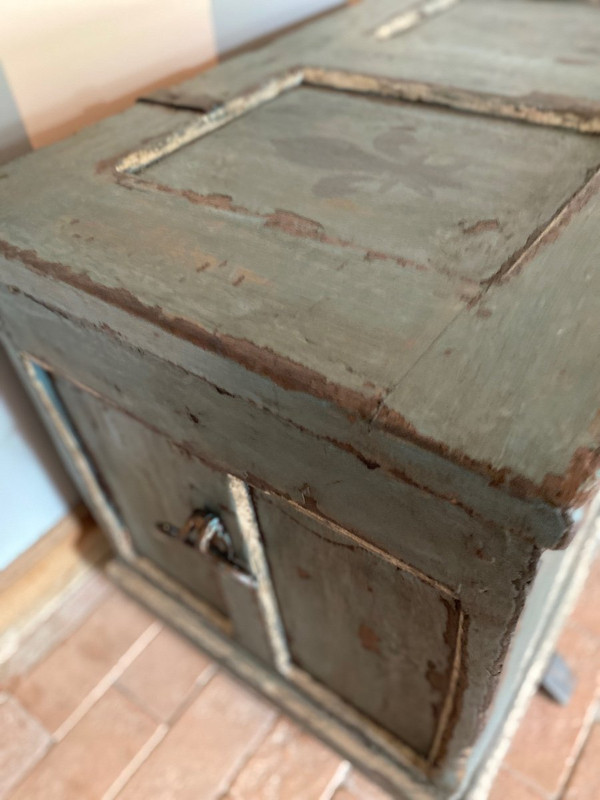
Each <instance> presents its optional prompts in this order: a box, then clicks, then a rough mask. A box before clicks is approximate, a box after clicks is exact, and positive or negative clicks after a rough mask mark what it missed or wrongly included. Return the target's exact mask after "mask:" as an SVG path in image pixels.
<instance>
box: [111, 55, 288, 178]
mask: <svg viewBox="0 0 600 800" xmlns="http://www.w3.org/2000/svg"><path fill="white" fill-rule="evenodd" d="M302 79H303V73H302V69H300V68H295V69H290V70H286V71H285V72H282V73H278V74H277V75H274V76H272V77H270V78H269V79H267V80H266V81H264V82H263V83H261V84H260V85H259V86H256V87H252V88H250V89H248V90H246V91H245V92H241V93H240V94H238V95H236V96H235V97H233V98H232V99H231V100H227V101H226V102H225V103H223V104H222V105H218V106H217V107H216V108H214V109H212V110H211V111H208V112H207V113H205V114H200V115H199V116H198V118H197V119H194V120H192V121H191V122H187V123H186V124H185V125H180V126H179V127H178V128H175V129H174V130H173V131H171V132H170V133H168V134H166V135H165V136H161V137H158V138H156V139H154V140H151V142H150V143H149V144H147V145H146V146H145V147H142V148H139V149H136V150H132V151H131V152H130V153H128V154H127V155H124V156H122V157H121V158H119V159H118V160H117V162H116V163H115V164H114V165H113V168H114V170H115V171H116V172H117V173H124V172H129V173H135V172H139V171H140V170H142V169H145V168H146V167H148V166H150V164H153V163H154V162H155V161H158V160H159V159H161V158H164V157H165V156H167V155H169V154H171V153H174V152H175V151H176V150H179V149H180V148H181V147H185V145H187V144H190V143H191V142H194V141H195V140H196V139H199V138H200V137H202V136H206V135H207V134H208V133H212V131H215V130H218V128H222V127H223V125H227V124H228V123H230V122H233V120H235V119H237V118H238V117H241V116H242V115H243V114H246V113H247V112H248V111H252V109H254V108H257V107H258V106H261V105H263V104H264V103H268V102H269V101H270V100H274V99H275V98H276V97H279V96H280V95H281V94H283V93H284V92H287V91H289V90H290V89H295V88H296V87H297V86H299V85H300V84H301V83H302Z"/></svg>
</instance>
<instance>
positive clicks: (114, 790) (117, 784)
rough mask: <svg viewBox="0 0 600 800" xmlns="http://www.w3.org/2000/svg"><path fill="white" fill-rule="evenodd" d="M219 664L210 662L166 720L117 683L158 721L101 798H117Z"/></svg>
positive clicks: (207, 681) (137, 704)
mask: <svg viewBox="0 0 600 800" xmlns="http://www.w3.org/2000/svg"><path fill="white" fill-rule="evenodd" d="M218 669H219V667H218V665H217V664H214V663H213V664H208V665H207V666H206V667H205V669H203V670H202V672H201V673H200V675H198V677H197V678H196V680H195V681H194V684H193V686H192V688H191V689H190V691H189V693H188V696H187V697H186V698H185V699H184V700H183V701H182V702H181V703H180V705H179V706H178V707H177V709H176V710H175V711H174V712H173V714H171V716H170V717H169V718H168V720H167V721H166V722H161V721H160V720H159V719H157V718H156V717H155V716H154V715H153V714H151V712H150V711H149V710H148V709H146V708H145V707H144V706H142V704H141V703H140V701H139V699H138V698H136V697H135V695H133V694H132V693H131V692H129V690H128V689H127V688H126V687H124V686H122V685H121V684H119V683H115V684H114V685H115V689H117V691H119V692H120V693H121V694H122V695H123V696H124V697H126V698H127V699H128V700H130V701H131V702H132V703H133V704H134V705H135V706H137V708H139V709H140V710H141V711H143V713H145V714H147V715H148V716H150V717H151V718H152V719H154V720H155V721H156V722H157V728H156V730H155V731H154V733H153V734H152V736H150V738H149V739H148V741H147V742H146V743H145V744H144V745H143V746H142V747H141V748H140V749H139V750H138V752H137V753H136V754H135V756H134V757H133V758H132V759H131V761H130V762H129V763H128V764H127V765H126V766H125V767H124V769H123V770H122V772H121V773H120V774H119V775H118V776H117V778H116V779H115V780H114V781H113V783H112V784H111V785H110V786H109V788H108V789H107V790H106V792H105V793H104V794H103V795H102V798H101V800H115V799H116V797H117V796H118V795H119V793H120V792H121V791H122V790H123V789H124V788H125V787H126V785H127V784H128V783H129V781H130V780H131V779H132V778H133V776H134V775H135V774H136V772H137V771H138V770H139V769H140V767H142V766H143V764H144V763H145V762H146V761H147V760H148V758H149V757H150V756H151V755H152V753H153V752H154V751H155V750H156V748H157V747H158V745H159V744H160V743H161V742H162V740H163V739H164V738H165V736H166V735H167V734H168V733H169V731H170V730H171V728H172V727H173V725H175V723H176V722H177V721H178V720H179V719H180V718H181V716H182V715H183V714H184V713H185V711H186V710H187V709H188V708H189V707H190V706H191V705H192V703H193V702H194V701H195V700H196V698H197V697H198V696H199V695H200V694H201V692H202V690H203V689H205V688H206V686H207V685H208V683H210V681H211V680H212V679H213V678H214V676H215V674H216V673H217V672H218Z"/></svg>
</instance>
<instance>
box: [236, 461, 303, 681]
mask: <svg viewBox="0 0 600 800" xmlns="http://www.w3.org/2000/svg"><path fill="white" fill-rule="evenodd" d="M227 483H228V486H229V492H230V494H231V496H232V498H233V503H234V508H235V514H236V517H237V520H238V524H239V527H240V532H241V534H242V538H243V540H244V543H245V545H246V552H247V556H248V564H249V567H250V571H251V573H252V575H253V576H254V578H255V579H256V584H257V587H256V591H257V598H258V603H259V605H260V609H261V612H262V617H263V624H264V626H265V631H266V633H267V638H268V641H269V644H270V647H271V652H272V654H273V658H274V661H275V666H276V668H277V669H278V671H279V672H280V673H281V674H282V675H286V674H287V673H288V672H289V668H290V653H289V650H288V646H287V640H286V636H285V632H284V629H283V624H282V622H281V615H280V613H279V609H278V605H277V598H276V596H275V591H274V589H273V585H272V582H271V576H270V573H269V565H268V563H267V559H266V556H265V552H264V549H263V546H262V542H261V538H260V531H259V527H258V523H257V520H256V515H255V513H254V508H253V507H252V501H251V500H250V495H249V492H248V487H247V485H246V484H245V483H244V481H242V480H240V479H239V478H237V477H235V476H234V475H231V474H228V475H227Z"/></svg>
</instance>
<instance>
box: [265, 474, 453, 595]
mask: <svg viewBox="0 0 600 800" xmlns="http://www.w3.org/2000/svg"><path fill="white" fill-rule="evenodd" d="M261 491H262V492H263V494H265V495H266V496H267V499H269V496H271V495H272V496H273V497H276V498H281V497H282V495H280V494H278V493H276V492H272V491H269V490H265V489H261ZM283 499H284V500H285V502H286V503H287V504H288V505H290V506H292V507H293V508H294V509H295V510H296V511H298V512H300V513H301V514H305V515H306V516H307V517H311V518H312V519H314V520H315V521H317V522H319V523H321V524H323V523H325V526H326V527H327V526H328V527H330V528H332V529H333V530H334V531H335V532H336V533H338V534H339V535H340V536H343V537H345V538H348V539H351V540H352V541H353V542H354V544H356V545H357V547H360V548H361V549H362V550H366V551H367V552H369V553H371V554H372V555H374V556H377V558H381V559H383V560H384V561H387V562H388V563H389V564H392V566H394V567H396V568H397V569H399V570H401V571H402V572H405V573H407V574H409V575H412V577H413V578H417V580H419V581H421V582H422V583H426V584H427V585H428V586H431V587H433V588H434V589H436V590H437V591H438V592H440V594H443V595H444V596H445V597H449V598H451V599H452V600H454V601H460V598H459V595H458V594H457V593H456V592H455V591H454V590H453V589H451V588H450V587H449V586H446V585H445V584H443V583H440V582H439V581H436V580H435V578H431V577H430V576H429V575H427V573H425V572H422V571H421V570H419V569H416V568H415V567H413V566H411V565H410V564H407V563H406V561H402V559H400V558H397V557H396V556H393V555H391V554H390V553H388V552H386V551H385V550H382V549H381V548H380V547H378V546H377V545H375V544H372V543H371V542H369V541H368V540H366V539H362V538H361V537H360V536H359V535H358V534H356V533H354V532H353V531H350V530H348V528H344V527H343V526H342V525H339V524H338V523H337V522H334V521H333V520H332V519H329V517H324V516H323V515H321V514H316V513H315V512H314V511H311V510H310V509H309V508H306V506H303V505H301V504H300V503H297V502H296V501H295V500H291V499H290V498H288V497H283ZM276 508H277V509H278V510H281V507H280V506H279V505H277V506H276ZM284 513H285V512H284Z"/></svg>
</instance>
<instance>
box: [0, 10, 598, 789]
mask: <svg viewBox="0 0 600 800" xmlns="http://www.w3.org/2000/svg"><path fill="white" fill-rule="evenodd" d="M598 133H600V9H599V8H598V7H597V6H594V5H593V4H592V3H586V2H583V1H582V2H579V1H575V0H574V1H573V2H567V0H486V2H481V0H462V2H451V1H450V0H425V2H423V3H422V4H421V5H414V4H413V3H412V2H411V3H407V2H403V0H364V2H362V3H358V4H355V5H352V6H351V7H349V8H346V9H343V10H340V11H337V12H335V13H332V14H330V15H328V16H326V17H324V18H322V19H320V20H319V21H317V22H315V23H313V24H311V25H308V26H305V27H303V28H301V29H298V30H295V31H292V32H290V33H288V34H287V35H285V36H282V37H280V38H277V39H275V40H272V41H270V42H268V43H266V44H263V45H262V46H261V47H257V48H255V49H254V50H252V51H249V52H246V53H244V54H242V55H239V56H237V57H236V58H232V59H231V60H228V61H226V62H225V63H223V64H222V65H220V66H219V67H217V68H215V69H214V70H212V71H210V72H208V73H205V74H202V75H200V76H199V77H197V78H195V79H193V80H192V81H189V82H187V83H185V84H182V85H181V86H178V87H175V88H173V89H172V90H169V91H163V92H159V93H157V94H155V95H153V96H152V97H148V98H143V99H142V100H141V101H140V102H139V103H137V104H136V105H135V107H133V108H132V109H130V110H129V111H127V112H126V113H124V114H121V115H120V116H117V117H114V118H112V119H109V120H107V121H105V122H103V123H102V124H99V125H97V126H94V127H93V128H91V129H89V130H87V131H85V132H84V133H82V134H80V135H78V136H76V137H74V138H73V139H71V140H69V141H66V142H63V143H61V144H58V145H55V146H53V147H51V148H48V149H46V150H44V151H43V152H39V153H37V154H34V155H31V156H28V157H26V158H24V159H21V160H19V161H15V162H13V163H12V164H10V165H7V166H6V167H5V168H4V169H3V171H2V174H1V175H0V178H1V181H0V193H1V204H2V210H1V217H0V237H1V242H0V314H1V316H0V319H1V324H2V334H3V337H4V339H5V341H6V344H7V346H8V348H9V350H10V351H11V353H12V354H13V356H14V360H15V363H16V364H17V365H18V367H19V369H20V370H21V372H22V374H23V376H24V380H25V382H26V383H27V385H28V386H29V387H30V389H31V391H32V394H33V396H34V397H35V399H36V402H37V403H38V405H39V407H40V409H41V411H42V413H43V415H44V416H45V418H46V420H47V422H48V424H49V427H50V429H51V431H52V433H53V435H54V437H55V439H56V442H57V445H58V447H59V448H60V449H61V451H62V452H63V454H64V457H65V459H66V461H67V463H68V464H69V465H70V468H71V470H72V472H73V474H74V476H75V477H76V479H77V481H78V483H79V486H80V487H81V490H82V492H83V493H84V495H85V497H86V498H87V501H88V503H89V505H90V507H91V508H92V509H93V510H94V512H95V513H96V514H97V517H98V519H99V521H100V522H101V524H102V525H103V527H104V528H105V530H106V532H107V534H108V535H109V536H110V537H111V539H112V541H113V542H114V546H115V549H116V552H117V554H118V561H117V562H116V563H115V565H114V568H113V572H114V574H115V576H116V577H117V578H118V579H119V580H120V581H121V582H122V583H123V584H124V585H125V586H126V587H127V588H128V589H129V590H130V591H131V592H134V593H135V594H137V595H138V596H139V597H141V598H142V599H144V601H145V602H146V603H149V604H150V605H152V606H153V607H154V608H156V609H158V610H160V612H161V613H162V614H164V615H166V616H167V617H168V618H170V619H171V620H173V621H174V622H175V624H177V625H178V626H179V627H180V628H181V629H182V630H184V631H185V632H186V633H187V634H188V635H190V636H191V637H193V638H195V639H196V640H197V641H199V642H200V643H201V644H202V645H203V646H204V647H206V648H208V649H209V650H210V651H211V652H212V653H213V654H214V655H215V656H216V657H217V658H220V659H222V660H223V661H224V662H225V663H227V664H229V665H230V666H231V667H232V669H234V670H235V671H236V672H237V673H238V674H240V675H242V676H243V677H244V678H245V679H246V680H248V681H250V682H252V683H253V684H254V685H256V686H258V687H259V688H260V689H261V690H262V691H264V692H265V693H266V694H267V695H269V696H270V697H272V698H273V699H275V700H276V701H277V702H279V703H281V704H282V705H283V706H284V707H285V708H286V709H288V710H289V711H290V712H291V713H292V714H294V715H296V716H297V717H298V718H299V719H301V720H303V721H304V722H305V723H306V724H307V725H309V726H311V727H312V729H313V730H315V731H317V732H318V733H319V734H320V735H322V736H323V737H325V738H326V739H327V740H328V741H330V742H332V743H333V744H334V745H335V746H336V747H338V748H339V749H340V750H341V751H342V752H344V753H345V754H347V755H348V757H350V758H352V759H353V760H355V761H358V762H359V763H360V764H362V765H363V766H364V767H365V768H367V769H369V770H370V771H371V772H372V773H373V774H375V775H377V776H378V777H379V779H380V780H381V781H382V782H383V783H384V784H385V785H386V786H388V788H389V787H392V788H393V790H394V792H395V793H396V794H397V796H398V797H409V798H448V797H451V796H452V797H467V796H469V797H484V796H485V791H486V785H487V783H489V778H490V776H491V775H492V773H493V768H494V764H495V763H496V761H497V758H498V754H499V753H501V751H502V748H503V747H504V746H506V742H507V741H508V739H509V736H510V731H511V728H512V727H514V721H515V719H516V714H517V711H515V709H518V708H519V706H520V705H521V704H522V702H523V701H524V699H525V698H526V697H527V696H528V695H529V694H530V693H531V691H532V690H533V687H534V686H535V684H536V681H537V679H538V678H539V674H540V670H541V669H542V668H543V665H544V662H545V659H546V658H547V656H548V654H549V652H550V651H551V649H552V646H553V641H554V637H555V634H556V631H557V630H558V625H559V622H560V619H561V614H562V613H564V609H565V608H566V607H567V605H568V601H569V598H571V597H572V596H573V594H574V591H575V589H576V588H577V585H578V583H579V582H580V580H581V576H582V575H583V574H584V572H585V569H586V565H587V563H588V560H589V557H590V553H591V550H592V544H593V524H594V517H595V514H596V505H597V502H598V501H597V496H596V494H595V488H596V484H595V480H596V477H597V471H598V464H599V453H600V449H599V448H600V413H599V408H600V371H599V370H598V368H597V365H598V360H599V357H600V336H599V330H598V320H599V319H600V272H599V269H598V265H599V263H600V238H599V231H600V193H599V187H600V177H599V174H598V172H597V169H598V165H599V164H600V138H599V137H598Z"/></svg>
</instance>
